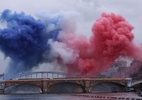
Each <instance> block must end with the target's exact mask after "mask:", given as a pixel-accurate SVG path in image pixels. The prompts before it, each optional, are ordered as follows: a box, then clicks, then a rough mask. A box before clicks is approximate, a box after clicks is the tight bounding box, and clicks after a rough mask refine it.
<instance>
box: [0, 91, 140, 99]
mask: <svg viewBox="0 0 142 100" xmlns="http://www.w3.org/2000/svg"><path fill="white" fill-rule="evenodd" d="M77 95H78V96H77ZM82 95H89V97H86V96H82ZM95 96H103V97H104V96H105V97H119V98H120V97H123V98H129V99H130V100H131V99H132V98H138V99H140V100H142V97H139V96H138V95H137V94H135V93H133V92H132V93H131V92H130V93H129V92H128V93H126V92H125V93H90V94H60V95H59V94H11V95H10V94H5V95H0V100H104V99H99V98H95ZM105 100H114V99H110V98H109V99H107V98H105Z"/></svg>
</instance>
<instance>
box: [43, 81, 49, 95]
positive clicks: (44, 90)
mask: <svg viewBox="0 0 142 100" xmlns="http://www.w3.org/2000/svg"><path fill="white" fill-rule="evenodd" d="M42 82H43V84H42V85H43V86H42V94H45V93H47V92H48V88H47V81H46V80H43V81H42Z"/></svg>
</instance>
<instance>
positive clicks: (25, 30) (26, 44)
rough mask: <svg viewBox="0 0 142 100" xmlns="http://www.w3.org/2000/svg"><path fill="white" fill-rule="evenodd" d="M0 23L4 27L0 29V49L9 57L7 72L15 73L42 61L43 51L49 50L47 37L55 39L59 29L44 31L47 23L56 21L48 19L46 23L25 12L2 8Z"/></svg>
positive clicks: (28, 68) (26, 69)
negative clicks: (4, 25) (3, 24)
mask: <svg viewBox="0 0 142 100" xmlns="http://www.w3.org/2000/svg"><path fill="white" fill-rule="evenodd" d="M0 23H5V24H6V27H5V28H1V29H0V50H1V52H3V53H4V54H5V56H6V57H10V58H11V62H10V64H9V67H8V69H7V70H6V73H7V74H17V73H19V72H22V71H28V70H30V69H31V68H32V67H34V66H37V65H38V64H40V63H43V62H44V58H43V53H44V52H45V51H46V52H47V51H49V52H50V46H49V45H48V44H47V42H48V40H49V39H53V40H54V41H56V40H57V36H58V33H59V31H60V29H59V28H58V27H57V28H55V29H54V30H52V31H49V32H48V33H47V32H46V30H45V28H47V27H48V24H51V23H52V24H54V25H55V26H56V23H58V19H56V21H49V22H48V23H47V24H46V25H45V24H44V23H42V22H41V21H40V20H39V19H38V20H36V19H34V18H33V17H32V16H30V15H25V13H23V12H22V13H16V12H14V13H12V12H11V11H10V10H4V11H3V12H2V13H1V15H0Z"/></svg>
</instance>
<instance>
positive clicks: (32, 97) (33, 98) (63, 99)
mask: <svg viewBox="0 0 142 100" xmlns="http://www.w3.org/2000/svg"><path fill="white" fill-rule="evenodd" d="M0 100H92V99H89V98H88V99H87V98H83V97H77V96H70V95H53V94H23V95H20V94H14V95H0Z"/></svg>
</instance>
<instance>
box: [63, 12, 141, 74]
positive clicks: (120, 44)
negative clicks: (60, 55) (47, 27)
mask: <svg viewBox="0 0 142 100" xmlns="http://www.w3.org/2000/svg"><path fill="white" fill-rule="evenodd" d="M132 30H133V26H131V25H130V24H129V23H128V22H127V21H126V20H125V19H124V18H123V17H122V16H120V15H116V14H113V13H111V14H106V13H103V14H102V16H101V18H99V19H97V20H96V22H95V23H94V25H93V27H92V33H93V35H92V36H91V37H90V40H89V41H87V39H86V38H85V37H84V36H78V37H76V36H74V35H71V34H67V35H64V36H62V41H64V42H65V43H66V44H67V45H68V46H69V47H71V48H72V49H74V51H75V52H77V53H78V58H77V59H76V60H75V61H74V62H73V63H71V64H67V65H68V71H69V72H78V71H79V72H80V73H81V74H82V75H83V76H95V75H97V74H98V73H100V72H103V71H106V70H107V69H108V68H109V67H110V66H111V64H112V63H113V62H114V61H115V60H116V59H117V58H118V57H119V56H129V57H132V58H135V59H141V57H138V54H137V52H138V53H140V52H141V51H142V50H141V49H140V47H138V46H136V45H134V44H133V43H132V41H133V39H134V35H133V34H132ZM141 60H142V59H141Z"/></svg>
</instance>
